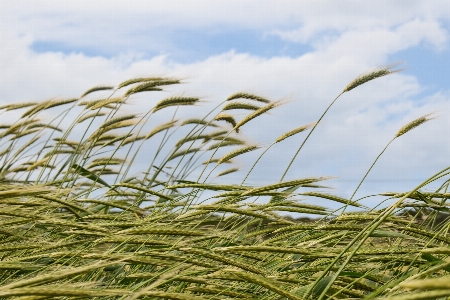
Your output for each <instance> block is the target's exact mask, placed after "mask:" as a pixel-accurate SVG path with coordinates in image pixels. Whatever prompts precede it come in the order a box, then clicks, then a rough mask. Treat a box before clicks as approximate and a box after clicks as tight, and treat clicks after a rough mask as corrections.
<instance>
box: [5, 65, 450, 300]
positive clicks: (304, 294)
mask: <svg viewBox="0 0 450 300" xmlns="http://www.w3.org/2000/svg"><path fill="white" fill-rule="evenodd" d="M396 67H397V65H387V66H382V67H378V68H374V69H371V70H368V71H366V72H364V73H362V74H361V75H360V76H358V77H357V78H355V79H354V80H353V81H351V82H350V83H349V84H348V85H347V86H346V87H345V88H344V89H343V91H342V93H341V94H340V95H338V96H337V97H336V99H334V100H333V101H332V102H331V104H330V105H329V107H328V108H327V109H326V110H325V111H324V113H323V114H322V116H320V118H318V120H317V121H316V122H314V123H311V124H297V125H299V126H298V127H296V128H293V129H292V130H291V131H288V132H286V133H284V134H282V135H280V136H279V137H278V138H277V139H276V140H274V141H273V143H272V144H270V145H268V146H267V145H266V146H264V145H261V144H255V143H250V142H248V139H245V138H243V137H242V136H241V133H240V129H241V128H244V127H248V126H252V121H253V120H254V119H256V118H258V117H260V116H262V115H264V114H266V113H268V112H269V111H271V110H273V109H276V108H277V107H278V106H281V105H288V104H287V103H285V102H284V101H272V100H270V99H266V98H264V97H261V96H258V95H254V94H250V93H246V92H238V93H236V94H233V95H231V96H230V97H228V98H227V99H226V100H224V101H223V102H222V103H220V104H219V105H218V106H216V107H214V108H211V110H210V111H209V112H208V113H207V114H206V115H200V116H197V117H192V116H196V113H195V112H196V108H198V107H199V106H198V105H199V103H201V102H202V100H201V99H200V98H196V97H185V96H180V95H177V96H172V97H167V98H163V99H160V100H159V102H158V101H157V102H155V103H154V105H152V107H151V108H150V109H149V110H148V111H146V112H142V108H136V107H135V108H134V109H135V110H136V112H130V111H129V110H130V109H131V110H132V109H133V107H131V108H130V106H129V102H130V97H131V98H132V97H138V96H140V95H143V94H142V93H145V95H148V94H149V93H156V92H159V91H163V90H164V87H165V86H168V85H177V84H180V83H182V80H180V79H177V78H165V77H148V78H134V79H130V80H127V81H125V82H122V83H119V84H118V85H117V86H97V87H94V88H92V89H89V90H88V91H86V92H84V93H82V94H81V96H80V97H77V98H72V99H62V100H58V99H52V100H48V101H45V102H42V103H37V102H30V103H16V104H8V105H4V106H2V107H0V109H1V111H0V113H1V114H3V115H4V116H7V115H8V114H12V115H14V116H19V117H18V118H17V119H15V122H13V123H10V124H0V129H1V132H0V139H1V147H0V152H1V167H0V178H1V181H0V239H1V244H0V255H1V260H0V298H1V299H9V298H13V299H52V298H55V299H81V298H92V299H129V300H131V299H179V300H184V299H186V300H201V299H267V300H269V299H273V300H276V299H292V300H297V299H392V300H394V299H397V300H400V299H402V300H404V299H449V297H450V257H449V254H450V235H449V233H448V231H449V227H450V222H449V214H448V213H449V212H450V207H449V206H450V205H449V203H448V202H447V199H448V198H449V197H450V193H449V192H448V191H447V189H448V186H449V183H450V179H449V178H450V177H449V174H450V167H445V168H443V170H441V171H438V170H436V172H437V173H436V174H435V175H433V176H432V177H430V178H424V179H423V182H422V183H421V184H420V185H418V186H417V187H416V188H414V189H412V190H410V191H397V192H392V193H384V194H381V195H380V196H383V197H384V198H385V199H386V200H389V201H391V203H393V204H392V205H390V206H387V207H383V208H370V207H366V206H364V205H362V204H361V203H360V200H361V199H354V195H355V194H356V191H357V190H358V189H359V187H360V186H361V184H363V182H364V180H365V178H366V176H367V175H368V174H369V172H370V171H371V169H372V167H373V166H374V165H375V164H376V162H377V160H378V158H379V157H380V156H381V155H382V154H383V153H384V152H385V151H387V150H388V146H389V145H390V144H391V143H392V142H394V141H395V140H396V139H398V138H401V136H403V135H404V134H407V133H408V132H409V131H411V130H413V129H414V128H416V127H418V126H421V125H423V124H424V123H426V122H428V121H430V120H431V119H433V118H434V117H433V116H432V115H431V114H427V115H424V116H423V117H421V118H418V119H416V120H412V121H411V122H410V123H408V124H406V125H405V126H404V127H402V128H400V129H399V131H398V132H397V133H396V134H393V138H392V140H391V142H389V143H388V145H387V146H386V147H385V148H384V150H383V151H382V152H381V153H380V155H379V156H378V157H377V158H376V159H375V160H374V162H373V164H372V166H371V167H370V168H369V170H367V173H366V174H365V176H364V177H363V178H362V179H361V181H360V183H359V185H358V187H357V188H356V190H355V191H354V193H353V195H352V196H351V197H350V198H349V199H345V198H342V197H339V196H336V195H334V194H331V193H323V192H318V190H320V189H321V188H322V187H323V186H324V185H325V184H326V182H325V181H326V180H329V179H331V178H330V177H325V176H323V177H306V178H297V179H295V180H288V181H286V180H284V178H285V176H286V174H287V173H288V171H289V170H290V168H291V166H292V164H293V163H294V161H295V160H296V158H297V156H298V154H299V152H300V151H301V150H302V149H303V147H304V146H305V145H306V144H307V141H308V138H309V137H310V135H311V134H312V133H313V132H314V129H315V128H316V126H317V125H318V124H320V122H321V121H322V119H323V118H324V117H325V116H326V113H327V112H328V110H329V109H330V107H331V106H332V105H334V104H335V103H336V101H337V100H338V98H339V96H341V95H342V94H344V93H347V92H351V90H353V89H355V88H357V87H358V86H360V85H363V84H370V81H372V80H375V79H377V78H379V77H382V76H386V75H389V74H392V73H395V72H398V71H400V70H399V69H395V68H396ZM100 94H101V95H107V96H105V97H98V96H97V95H100ZM336 105H338V104H336ZM183 109H190V110H191V111H192V113H191V114H190V115H191V118H179V117H178V115H177V112H179V111H181V110H183ZM160 110H165V111H166V113H165V116H167V117H168V118H167V119H166V120H165V121H164V122H163V123H159V124H156V125H155V124H154V123H153V122H152V121H154V120H155V119H156V120H159V119H161V116H163V114H162V113H160V112H159V111H160ZM169 112H170V113H169ZM237 112H239V113H237ZM242 113H244V117H242ZM49 116H51V118H49ZM2 119H3V120H11V117H8V118H7V117H4V118H2ZM301 135H304V136H301ZM293 136H295V137H296V138H298V139H301V140H302V141H303V142H302V143H301V144H300V145H299V147H298V149H297V152H296V154H295V155H294V156H293V157H292V160H291V161H290V164H289V165H288V166H287V167H286V169H285V172H284V174H283V175H282V177H281V179H280V180H279V181H278V182H273V183H271V184H267V185H263V186H261V185H257V184H255V183H252V184H249V183H247V182H246V181H247V178H248V176H249V174H250V173H251V172H252V171H253V169H254V167H255V165H256V164H258V163H260V158H261V157H262V156H263V155H264V154H265V153H266V152H267V151H269V150H270V148H271V147H272V145H274V144H277V143H283V141H285V140H286V139H289V138H292V137H293ZM256 150H260V151H259V152H260V153H261V154H260V156H259V158H258V159H257V160H256V161H255V162H254V163H253V164H252V166H251V168H250V170H249V171H248V172H245V173H243V174H241V175H242V177H241V178H242V181H241V180H239V181H237V182H235V183H234V184H230V183H227V181H224V180H222V178H226V176H229V175H230V174H233V176H234V175H235V174H240V173H237V172H239V171H240V167H239V164H238V163H236V161H238V160H239V159H240V158H241V157H242V158H243V157H245V155H246V154H247V153H249V152H252V151H256ZM261 150H262V151H261ZM142 155H144V157H145V160H143V159H142ZM233 178H236V177H233ZM434 182H442V184H441V185H440V187H439V188H438V189H437V190H435V191H434V192H425V191H424V189H425V188H426V187H427V186H428V185H429V184H430V183H434ZM317 198H320V199H324V200H327V201H330V203H331V202H332V203H335V204H339V205H341V206H342V207H341V209H339V210H335V209H331V208H330V207H325V206H319V205H312V204H309V203H308V202H307V201H305V199H317ZM392 200H394V201H392ZM348 207H350V208H355V209H356V210H348V209H347V208H348ZM286 214H290V215H291V216H294V217H286V216H285V215H286ZM297 216H308V218H301V217H298V218H297Z"/></svg>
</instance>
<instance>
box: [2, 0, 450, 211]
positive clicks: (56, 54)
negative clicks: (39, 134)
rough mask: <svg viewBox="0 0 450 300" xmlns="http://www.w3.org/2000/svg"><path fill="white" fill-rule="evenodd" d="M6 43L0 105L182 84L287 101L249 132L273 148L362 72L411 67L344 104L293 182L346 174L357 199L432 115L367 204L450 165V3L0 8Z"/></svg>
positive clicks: (270, 173)
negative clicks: (134, 84) (150, 82)
mask: <svg viewBox="0 0 450 300" xmlns="http://www.w3.org/2000/svg"><path fill="white" fill-rule="evenodd" d="M0 42H1V45H2V46H1V48H0V64H1V72H0V105H3V104H7V103H15V102H24V101H35V100H45V99H49V98H52V97H69V98H70V97H77V96H79V95H80V94H81V93H82V92H83V91H85V90H87V89H88V88H90V87H93V86H97V85H104V84H105V85H117V84H118V83H120V82H121V81H123V80H126V79H129V78H133V77H140V76H154V75H164V76H175V77H177V76H178V77H181V78H185V80H184V82H186V84H183V85H182V86H181V87H173V88H172V87H168V88H167V91H168V94H167V95H170V92H172V93H174V94H176V93H181V92H183V93H185V94H188V95H195V96H200V97H201V98H202V99H204V100H205V101H207V102H208V103H213V104H214V103H220V102H221V101H223V100H224V99H225V98H226V97H228V96H229V95H231V94H233V93H235V92H240V91H245V92H251V93H256V94H258V95H262V96H265V97H267V98H270V99H273V100H279V99H286V100H288V102H289V103H286V104H285V105H283V106H281V107H278V108H276V109H274V110H273V111H271V113H270V114H268V115H266V116H263V117H261V118H258V119H257V120H255V121H254V122H253V123H252V124H251V126H250V125H249V126H248V127H245V128H243V129H242V135H243V136H244V137H247V138H248V139H249V140H251V141H254V142H257V143H260V144H263V145H269V144H270V143H271V142H273V141H274V140H275V139H276V138H277V137H278V136H279V135H281V134H282V133H284V132H286V131H289V130H291V129H293V128H296V127H298V126H301V125H305V124H308V123H310V122H313V121H316V120H317V119H318V118H319V116H320V115H321V114H322V113H323V111H324V110H325V109H326V107H327V106H328V105H329V104H330V102H331V101H332V100H333V99H334V98H335V97H336V96H337V95H338V94H340V92H341V91H342V90H343V88H344V87H345V86H346V85H347V84H348V83H349V82H350V81H352V80H353V79H354V78H355V77H356V76H358V75H359V74H361V73H362V72H364V71H366V70H367V69H370V68H372V67H377V66H384V65H387V64H391V63H396V62H401V63H402V64H401V65H400V66H399V67H398V68H401V69H404V70H403V71H402V72H399V73H395V74H392V75H389V76H386V77H383V78H380V79H376V80H373V81H371V82H369V83H366V84H365V85H363V86H360V87H358V88H356V89H354V90H352V91H350V92H348V93H345V94H344V95H343V96H341V97H340V98H339V99H338V101H337V102H336V103H335V104H334V106H333V107H332V108H331V109H330V111H329V112H328V114H327V115H326V116H325V118H324V119H323V121H322V122H321V124H320V125H319V126H318V127H317V129H316V131H315V132H314V134H313V135H311V138H310V139H309V140H308V142H307V144H306V146H305V148H304V150H302V152H301V153H300V154H299V156H298V158H297V159H296V161H295V162H294V164H293V166H292V168H291V170H290V171H289V173H288V174H287V176H286V179H298V178H302V177H309V176H337V178H336V179H333V180H330V181H328V182H327V185H329V186H330V187H332V188H333V189H331V190H330V191H329V192H330V193H333V194H335V195H338V196H342V197H349V196H350V195H351V194H352V192H353V190H354V189H355V188H356V186H357V185H358V182H359V180H360V179H361V178H362V177H363V176H364V174H365V172H366V171H367V170H368V168H369V167H370V165H371V164H372V162H373V161H374V159H375V158H376V157H377V155H378V154H379V153H380V152H381V151H382V150H383V148H384V147H385V145H386V144H387V143H388V142H389V141H390V140H391V139H392V138H393V136H394V135H395V134H396V132H397V131H398V130H399V129H400V128H401V127H402V126H404V125H405V124H406V123H408V122H410V121H412V120H414V119H416V118H418V117H420V116H422V115H425V114H427V113H432V112H435V115H437V116H439V117H438V118H436V119H434V120H432V121H430V122H427V123H426V124H424V125H422V126H420V127H418V128H416V129H414V130H413V131H411V132H409V133H407V134H405V135H404V136H402V137H400V138H398V139H396V140H395V141H394V142H393V143H392V144H391V145H390V146H389V148H388V149H387V151H386V152H385V154H383V156H382V157H381V158H380V160H379V161H378V162H377V164H376V165H375V167H374V169H373V170H372V171H371V173H370V174H369V176H368V177H367V180H366V182H365V183H364V184H363V186H362V187H361V189H360V192H359V193H358V195H359V196H363V195H371V194H377V193H382V192H386V191H396V192H402V191H407V190H410V189H412V188H414V187H415V186H417V185H418V184H419V183H421V182H422V181H423V180H425V179H427V178H428V177H430V176H431V175H433V174H435V173H436V172H438V171H440V170H441V169H443V168H445V167H447V166H449V163H450V155H449V154H450V142H449V139H448V137H449V133H450V126H449V125H450V47H449V46H450V2H449V1H448V0H435V1H420V0H419V1H416V0H390V1H386V0H378V1H371V2H368V1H353V0H341V1H334V0H326V1H325V0H316V1H310V0H307V1H293V0H277V1H272V0H266V1H257V0H245V1H242V0H239V1H236V0H227V1H218V0H210V1H204V0H178V1H175V0H164V1H160V0H152V1H137V0H128V1H115V0H108V1H101V0H89V1H85V0H78V1H61V0H58V1H41V0H33V1H27V0H23V1H22V0H13V1H9V0H0ZM241 115H242V113H241ZM167 117H168V116H162V117H161V118H162V119H161V120H163V119H164V118H167ZM2 122H4V120H2ZM304 137H305V135H302V134H299V135H297V136H295V138H294V137H292V138H290V139H287V140H285V141H284V142H283V143H280V144H277V145H275V146H274V147H273V148H271V150H269V151H268V152H267V154H266V155H265V156H264V157H263V159H262V162H261V163H260V164H258V165H257V167H256V168H255V170H254V172H253V175H252V176H250V177H249V183H253V184H268V183H273V182H277V181H278V180H279V179H280V177H281V175H282V173H283V171H284V169H285V168H286V167H287V165H288V163H289V160H290V159H291V158H292V156H293V155H294V153H295V151H296V150H297V148H298V147H299V145H300V144H301V142H302V141H303V138H304ZM260 153H261V152H258V153H255V154H248V155H246V156H242V158H240V159H238V161H239V162H240V165H242V166H247V167H248V166H250V165H251V164H252V163H253V162H254V160H255V159H256V158H257V156H258V155H259V154H260ZM229 176H231V177H230V178H231V180H235V178H242V177H243V174H242V173H236V174H233V175H229ZM232 176H235V177H232ZM430 188H433V187H432V186H430ZM369 203H370V202H369ZM370 204H376V203H370Z"/></svg>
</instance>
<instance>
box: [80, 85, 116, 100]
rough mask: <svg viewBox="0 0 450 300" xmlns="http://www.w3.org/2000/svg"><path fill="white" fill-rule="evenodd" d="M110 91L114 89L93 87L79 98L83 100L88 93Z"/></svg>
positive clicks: (111, 87) (110, 87)
mask: <svg viewBox="0 0 450 300" xmlns="http://www.w3.org/2000/svg"><path fill="white" fill-rule="evenodd" d="M112 89H114V87H113V86H96V87H93V88H90V89H88V90H87V91H86V92H84V93H83V94H82V95H81V96H80V98H83V97H84V96H86V95H88V94H90V93H93V92H97V91H105V90H112Z"/></svg>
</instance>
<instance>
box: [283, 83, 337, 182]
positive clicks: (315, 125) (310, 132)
mask: <svg viewBox="0 0 450 300" xmlns="http://www.w3.org/2000/svg"><path fill="white" fill-rule="evenodd" d="M343 93H344V92H342V93H340V94H339V95H338V96H337V97H336V98H335V99H334V100H333V102H331V104H330V105H328V107H327V109H326V110H325V111H324V112H323V114H322V115H321V116H320V118H319V120H318V121H317V122H316V124H314V127H313V128H312V129H311V130H310V131H309V133H308V135H307V136H306V138H305V140H304V141H303V143H302V144H301V145H300V148H298V150H297V152H296V153H295V155H294V157H293V158H292V159H291V162H290V163H289V165H288V167H287V168H286V171H284V173H283V176H281V179H280V182H281V181H283V179H284V177H285V176H286V174H287V172H288V171H289V169H290V168H291V166H292V163H293V162H294V160H295V158H296V157H297V155H298V154H299V153H300V150H302V148H303V146H304V145H305V143H306V141H307V140H308V138H309V137H310V135H311V134H312V133H313V131H314V129H316V127H317V125H318V124H319V123H320V121H321V120H322V119H323V117H324V116H325V114H326V113H327V112H328V110H329V109H330V108H331V106H332V105H333V104H334V102H336V100H337V99H338V98H339V97H340V96H341V95H342V94H343Z"/></svg>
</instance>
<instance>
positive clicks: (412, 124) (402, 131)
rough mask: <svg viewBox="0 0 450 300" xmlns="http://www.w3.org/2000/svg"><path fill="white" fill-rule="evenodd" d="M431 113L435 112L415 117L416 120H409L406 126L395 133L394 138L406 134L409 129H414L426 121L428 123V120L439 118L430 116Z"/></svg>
mask: <svg viewBox="0 0 450 300" xmlns="http://www.w3.org/2000/svg"><path fill="white" fill-rule="evenodd" d="M431 114H433V113H429V114H426V115H424V116H422V117H420V118H417V119H415V120H414V121H411V122H409V123H408V124H406V125H405V126H403V127H402V128H400V130H399V131H398V132H397V134H396V135H395V137H394V138H398V137H399V136H402V135H404V134H405V133H407V132H408V131H410V130H413V129H414V128H416V127H418V126H420V125H422V124H424V123H426V122H428V121H430V120H433V119H435V118H437V117H433V118H430V117H429V116H430V115H431Z"/></svg>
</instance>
